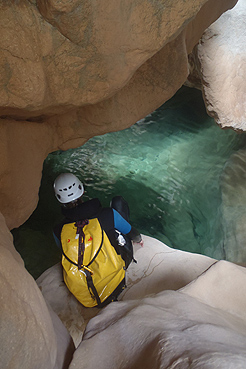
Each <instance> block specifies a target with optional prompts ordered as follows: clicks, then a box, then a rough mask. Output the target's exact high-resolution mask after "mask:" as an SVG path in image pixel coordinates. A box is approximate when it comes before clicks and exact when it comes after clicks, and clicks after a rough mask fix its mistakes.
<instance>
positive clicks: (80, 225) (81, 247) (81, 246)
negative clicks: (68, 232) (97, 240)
mask: <svg viewBox="0 0 246 369" xmlns="http://www.w3.org/2000/svg"><path fill="white" fill-rule="evenodd" d="M87 224H89V221H88V219H85V220H82V221H78V222H76V223H75V227H77V232H76V234H78V235H79V247H78V269H81V268H82V265H83V259H84V252H85V234H84V231H83V228H84V226H85V225H87Z"/></svg>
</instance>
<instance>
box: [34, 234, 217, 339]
mask: <svg viewBox="0 0 246 369" xmlns="http://www.w3.org/2000/svg"><path fill="white" fill-rule="evenodd" d="M143 240H144V247H140V246H139V245H138V244H134V255H135V256H134V257H135V258H136V260H137V264H135V263H131V265H130V266H129V268H128V270H127V273H126V283H127V288H126V290H124V291H123V292H122V293H121V295H120V296H119V300H122V301H130V300H135V299H142V298H144V297H146V296H150V295H153V294H157V293H159V292H160V291H164V290H177V289H179V288H181V287H184V286H185V285H186V284H187V283H189V282H190V281H192V280H194V279H195V278H197V277H198V276H199V275H200V274H201V273H203V272H204V271H205V270H206V269H207V268H208V267H210V265H211V264H213V263H214V262H215V260H214V259H211V258H209V257H206V256H203V255H197V254H191V253H187V252H183V251H179V250H175V249H172V248H170V247H168V246H166V245H165V244H163V243H162V242H160V241H158V240H156V239H154V238H151V237H148V236H143ZM37 284H38V285H39V287H40V289H41V291H42V294H43V296H44V299H45V300H46V302H48V304H49V305H50V306H51V308H52V309H53V310H54V312H55V313H56V314H57V315H58V316H59V318H60V319H61V320H62V322H63V324H64V325H65V326H66V328H67V329H68V331H69V333H70V334H71V336H72V337H73V340H74V343H75V345H76V346H78V344H79V343H80V341H81V338H82V335H83V332H84V330H85V327H86V324H87V323H88V321H89V320H90V319H91V318H92V317H93V316H95V315H96V314H98V312H100V309H97V308H91V309H90V308H84V307H83V306H82V305H81V304H80V303H79V302H78V301H77V300H76V299H75V298H74V296H73V295H72V294H71V293H70V292H69V291H68V289H67V287H66V286H65V284H64V282H63V277H62V269H61V265H60V264H57V265H55V266H53V267H51V268H49V269H48V270H47V271H45V272H44V273H43V274H42V275H41V276H40V277H39V278H38V279H37Z"/></svg>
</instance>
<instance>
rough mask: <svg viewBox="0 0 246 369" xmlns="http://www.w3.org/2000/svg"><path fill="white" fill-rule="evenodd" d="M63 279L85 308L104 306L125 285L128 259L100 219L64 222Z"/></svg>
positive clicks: (62, 237) (62, 235) (62, 238)
mask: <svg viewBox="0 0 246 369" xmlns="http://www.w3.org/2000/svg"><path fill="white" fill-rule="evenodd" d="M61 244H62V253H63V256H62V266H63V276H64V281H65V283H66V285H67V287H68V289H69V290H70V292H71V293H72V294H73V295H74V296H75V297H76V298H77V300H78V301H80V302H81V304H83V305H84V306H86V307H93V306H98V307H102V306H104V305H106V304H107V303H108V302H110V301H113V300H115V297H117V295H118V294H119V293H120V292H121V291H122V289H123V288H124V287H125V269H124V268H125V262H124V261H123V259H122V257H121V256H120V255H118V254H117V252H116V251H115V248H114V247H113V246H112V245H111V243H110V241H109V239H108V236H107V234H106V233H105V232H104V230H103V229H102V227H101V225H100V223H99V221H98V219H97V218H94V219H89V220H84V221H79V222H75V223H68V224H65V225H64V226H63V228H62V232H61Z"/></svg>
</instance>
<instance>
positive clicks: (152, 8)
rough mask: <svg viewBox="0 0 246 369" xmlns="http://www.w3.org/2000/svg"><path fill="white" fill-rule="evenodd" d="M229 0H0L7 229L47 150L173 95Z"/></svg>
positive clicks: (0, 171)
mask: <svg viewBox="0 0 246 369" xmlns="http://www.w3.org/2000/svg"><path fill="white" fill-rule="evenodd" d="M235 3H236V0H218V1H217V2H214V1H212V0H209V1H206V0H196V1H192V2H189V1H184V0H179V1H175V2H173V1H170V0H166V1H164V2H163V1H147V0H144V1H142V0H137V1H133V0H128V1H127V2H124V4H122V6H119V4H118V3H117V2H115V1H113V0H110V1H107V3H105V4H104V3H103V2H101V1H96V2H93V4H92V3H91V2H90V1H81V0H80V1H79V0H73V1H69V2H67V1H57V0H47V1H41V0H37V1H34V0H30V1H28V0H23V1H21V2H18V1H12V2H11V3H9V2H6V1H3V0H2V1H0V27H1V39H0V56H1V57H0V76H1V79H0V101H1V106H0V117H1V118H2V120H1V131H2V132H1V137H4V140H2V143H1V146H0V155H1V157H2V158H6V159H4V161H3V163H2V164H1V165H0V188H1V193H0V209H1V211H2V213H3V214H4V216H5V217H6V221H7V224H8V226H9V228H13V227H17V226H19V225H20V224H21V223H22V222H24V221H25V220H26V219H27V218H28V217H29V216H30V214H31V212H32V211H33V210H34V208H35V206H36V204H37V201H38V186H39V183H40V178H41V172H42V163H43V160H44V159H45V157H46V156H47V154H48V153H49V152H52V151H55V150H57V149H63V150H66V149H68V148H72V147H77V146H80V145H82V144H84V143H85V142H86V140H88V139H89V138H90V137H92V136H94V135H99V134H104V133H106V132H110V131H116V130H120V129H124V128H127V127H129V126H130V125H132V124H133V123H135V122H136V121H137V120H139V119H141V118H143V117H144V116H146V115H147V114H149V113H150V112H151V111H153V110H155V109H156V108H157V107H159V106H160V105H161V104H163V103H164V102H165V101H166V100H168V99H169V98H170V97H172V96H173V94H174V93H175V92H176V91H177V90H178V89H179V88H180V87H181V85H182V84H183V83H184V81H185V80H186V78H187V75H188V63H187V55H188V54H189V53H190V52H191V50H192V48H193V47H194V45H195V44H196V43H197V42H198V40H199V38H200V37H201V35H202V33H203V31H204V30H205V29H206V28H207V27H208V26H209V25H210V24H211V23H212V22H214V21H215V20H216V19H217V18H218V17H219V16H220V15H221V14H222V13H223V12H224V11H226V10H227V9H228V8H230V7H232V6H234V4H235ZM29 130H30V132H31V134H30V133H29ZM16 132H18V137H17V133H16ZM25 132H27V133H25ZM26 135H27V137H26ZM23 140H24V141H25V144H24V145H23ZM13 142H14V145H13ZM37 142H39V144H36V143H37ZM41 143H42V145H41ZM27 152H29V157H28V160H26V159H24V157H23V155H26V153H27ZM22 157H23V159H22V160H21V158H22ZM16 158H17V160H16ZM15 160H16V162H15ZM31 177H32V179H31ZM20 182H21V183H22V186H18V190H19V191H18V196H15V199H14V200H11V198H12V199H13V185H14V183H20ZM9 184H10V185H9Z"/></svg>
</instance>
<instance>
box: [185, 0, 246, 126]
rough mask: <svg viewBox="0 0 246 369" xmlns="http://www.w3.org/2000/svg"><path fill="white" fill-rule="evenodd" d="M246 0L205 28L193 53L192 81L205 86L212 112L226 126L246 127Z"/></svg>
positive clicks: (190, 77)
mask: <svg viewBox="0 0 246 369" xmlns="http://www.w3.org/2000/svg"><path fill="white" fill-rule="evenodd" d="M245 16H246V1H245V0H239V1H238V3H237V5H236V6H235V7H234V8H233V9H232V10H229V11H228V12H226V13H225V14H223V15H222V16H221V17H220V18H219V19H218V20H217V21H216V22H215V23H213V24H212V25H211V26H210V27H208V29H207V30H206V31H205V32H204V34H203V36H202V38H201V40H200V41H199V44H198V46H197V47H196V48H195V50H194V52H193V54H192V55H191V62H192V73H191V75H190V76H189V80H190V82H191V83H192V84H193V85H195V86H197V84H198V85H200V86H202V89H203V94H204V101H205V104H206V106H207V111H208V113H209V114H210V115H211V116H212V117H213V118H214V119H215V121H216V122H217V123H218V124H219V125H220V126H221V127H222V128H228V127H231V128H233V129H235V130H236V131H245V130H246V114H245V111H246V103H245V94H246V87H245V82H244V81H245V74H246V67H245V66H246V56H245V47H244V45H245V41H246V36H245V32H244V30H245Z"/></svg>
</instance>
